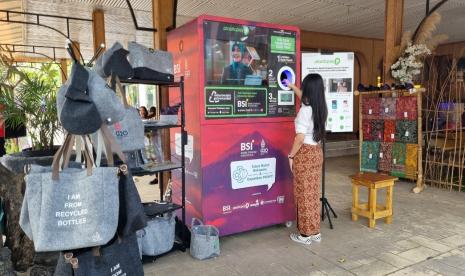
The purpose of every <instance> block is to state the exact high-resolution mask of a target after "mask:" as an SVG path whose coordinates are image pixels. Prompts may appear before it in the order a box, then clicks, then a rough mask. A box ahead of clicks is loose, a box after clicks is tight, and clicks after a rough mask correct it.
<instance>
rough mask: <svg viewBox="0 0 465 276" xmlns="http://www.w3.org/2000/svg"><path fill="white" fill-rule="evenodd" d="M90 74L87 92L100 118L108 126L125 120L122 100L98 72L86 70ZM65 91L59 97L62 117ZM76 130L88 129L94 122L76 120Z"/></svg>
mask: <svg viewBox="0 0 465 276" xmlns="http://www.w3.org/2000/svg"><path fill="white" fill-rule="evenodd" d="M86 71H87V72H88V73H89V78H88V80H87V92H88V95H89V97H90V98H91V100H92V102H93V103H94V104H95V106H96V107H97V111H98V114H99V117H100V118H101V120H102V121H105V122H106V123H107V124H114V123H115V122H119V121H121V120H123V118H124V115H125V112H124V106H123V103H122V102H121V100H120V99H119V98H118V96H116V94H115V92H114V91H113V90H112V89H111V88H110V87H109V86H108V85H107V83H106V82H105V80H104V79H102V78H101V77H100V76H99V75H98V74H97V73H96V72H94V71H92V70H89V69H86ZM64 92H65V91H62V90H61V89H60V91H59V93H58V95H57V110H58V117H60V115H61V113H62V109H63V105H64V103H65V95H64ZM73 123H74V124H76V128H86V124H89V123H90V124H92V123H93V122H91V121H87V120H76V121H74V122H73Z"/></svg>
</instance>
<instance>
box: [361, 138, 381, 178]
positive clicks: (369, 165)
mask: <svg viewBox="0 0 465 276" xmlns="http://www.w3.org/2000/svg"><path fill="white" fill-rule="evenodd" d="M378 157H379V143H378V142H363V143H362V164H361V168H360V170H361V171H364V172H377V171H378Z"/></svg>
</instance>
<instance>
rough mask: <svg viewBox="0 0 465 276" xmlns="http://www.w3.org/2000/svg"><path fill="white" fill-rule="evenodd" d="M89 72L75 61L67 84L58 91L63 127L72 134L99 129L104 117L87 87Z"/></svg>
mask: <svg viewBox="0 0 465 276" xmlns="http://www.w3.org/2000/svg"><path fill="white" fill-rule="evenodd" d="M88 80H89V72H88V71H87V70H86V69H85V68H84V66H82V65H81V64H79V63H74V64H73V67H72V68H71V75H70V78H69V79H68V81H67V82H66V84H64V85H63V86H62V87H60V90H59V91H58V95H59V97H57V101H58V98H60V101H59V103H58V105H59V106H60V107H61V108H60V109H59V111H58V118H60V122H61V125H62V126H63V128H64V129H65V130H66V131H68V132H69V133H71V134H77V135H84V134H89V133H92V132H95V131H97V129H99V128H100V125H101V124H102V119H101V117H100V114H99V112H98V110H97V106H96V105H95V103H94V102H93V101H92V98H91V97H90V95H89V91H88V89H87V82H88Z"/></svg>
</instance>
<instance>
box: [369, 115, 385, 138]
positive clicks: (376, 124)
mask: <svg viewBox="0 0 465 276" xmlns="http://www.w3.org/2000/svg"><path fill="white" fill-rule="evenodd" d="M371 136H372V137H373V140H374V141H379V142H382V141H383V137H384V121H383V120H372V121H371Z"/></svg>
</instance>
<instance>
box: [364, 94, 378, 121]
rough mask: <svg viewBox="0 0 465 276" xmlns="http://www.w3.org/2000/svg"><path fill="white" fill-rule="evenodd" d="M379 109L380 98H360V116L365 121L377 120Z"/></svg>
mask: <svg viewBox="0 0 465 276" xmlns="http://www.w3.org/2000/svg"><path fill="white" fill-rule="evenodd" d="M380 109H381V98H378V97H362V114H363V117H364V118H367V119H379V117H380Z"/></svg>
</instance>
